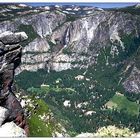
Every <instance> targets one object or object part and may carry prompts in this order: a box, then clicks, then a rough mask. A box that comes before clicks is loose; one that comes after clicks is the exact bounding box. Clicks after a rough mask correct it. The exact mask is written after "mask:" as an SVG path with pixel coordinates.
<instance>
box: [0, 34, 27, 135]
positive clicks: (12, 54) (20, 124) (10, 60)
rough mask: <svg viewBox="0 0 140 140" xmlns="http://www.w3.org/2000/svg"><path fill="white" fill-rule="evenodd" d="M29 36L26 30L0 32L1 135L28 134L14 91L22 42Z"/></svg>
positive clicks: (22, 112)
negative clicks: (13, 86)
mask: <svg viewBox="0 0 140 140" xmlns="http://www.w3.org/2000/svg"><path fill="white" fill-rule="evenodd" d="M27 38H28V37H27V35H26V34H25V33H24V32H18V33H12V32H10V31H7V32H3V33H1V34H0V112H1V113H0V137H25V136H26V135H27V134H28V125H27V122H26V119H25V117H24V111H23V109H22V107H21V105H20V102H19V101H18V100H17V98H16V96H15V94H14V93H13V91H12V84H13V80H14V74H15V69H16V68H17V67H18V66H19V64H20V62H21V52H22V46H21V45H20V43H21V42H22V41H24V40H26V39H27ZM21 128H22V129H21Z"/></svg>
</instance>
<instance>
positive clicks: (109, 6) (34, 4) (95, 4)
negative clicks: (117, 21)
mask: <svg viewBox="0 0 140 140" xmlns="http://www.w3.org/2000/svg"><path fill="white" fill-rule="evenodd" d="M26 4H28V5H31V6H45V5H56V4H57V5H72V4H74V5H86V6H94V7H100V8H113V7H125V6H131V5H134V4H136V3H26Z"/></svg>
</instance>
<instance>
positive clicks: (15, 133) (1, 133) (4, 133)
mask: <svg viewBox="0 0 140 140" xmlns="http://www.w3.org/2000/svg"><path fill="white" fill-rule="evenodd" d="M0 137H26V133H25V131H24V130H23V129H22V128H20V127H18V126H17V125H16V124H15V123H14V122H7V123H5V124H4V125H2V126H1V127H0Z"/></svg>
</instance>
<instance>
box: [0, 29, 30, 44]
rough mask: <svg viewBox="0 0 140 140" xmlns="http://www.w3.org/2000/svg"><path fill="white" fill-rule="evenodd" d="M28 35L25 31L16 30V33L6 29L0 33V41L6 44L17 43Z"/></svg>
mask: <svg viewBox="0 0 140 140" xmlns="http://www.w3.org/2000/svg"><path fill="white" fill-rule="evenodd" d="M27 38H28V36H27V35H26V33H25V32H18V33H12V32H10V31H6V32H4V33H2V34H0V41H1V42H3V43H4V44H5V45H6V44H17V43H19V42H22V41H24V40H26V39H27Z"/></svg>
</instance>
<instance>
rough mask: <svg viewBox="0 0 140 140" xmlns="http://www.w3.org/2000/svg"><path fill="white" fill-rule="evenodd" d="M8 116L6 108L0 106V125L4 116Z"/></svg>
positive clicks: (4, 118)
mask: <svg viewBox="0 0 140 140" xmlns="http://www.w3.org/2000/svg"><path fill="white" fill-rule="evenodd" d="M8 116H9V111H8V109H6V108H4V107H1V106H0V126H1V125H2V123H3V122H4V121H5V120H6V118H7V117H8Z"/></svg>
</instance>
